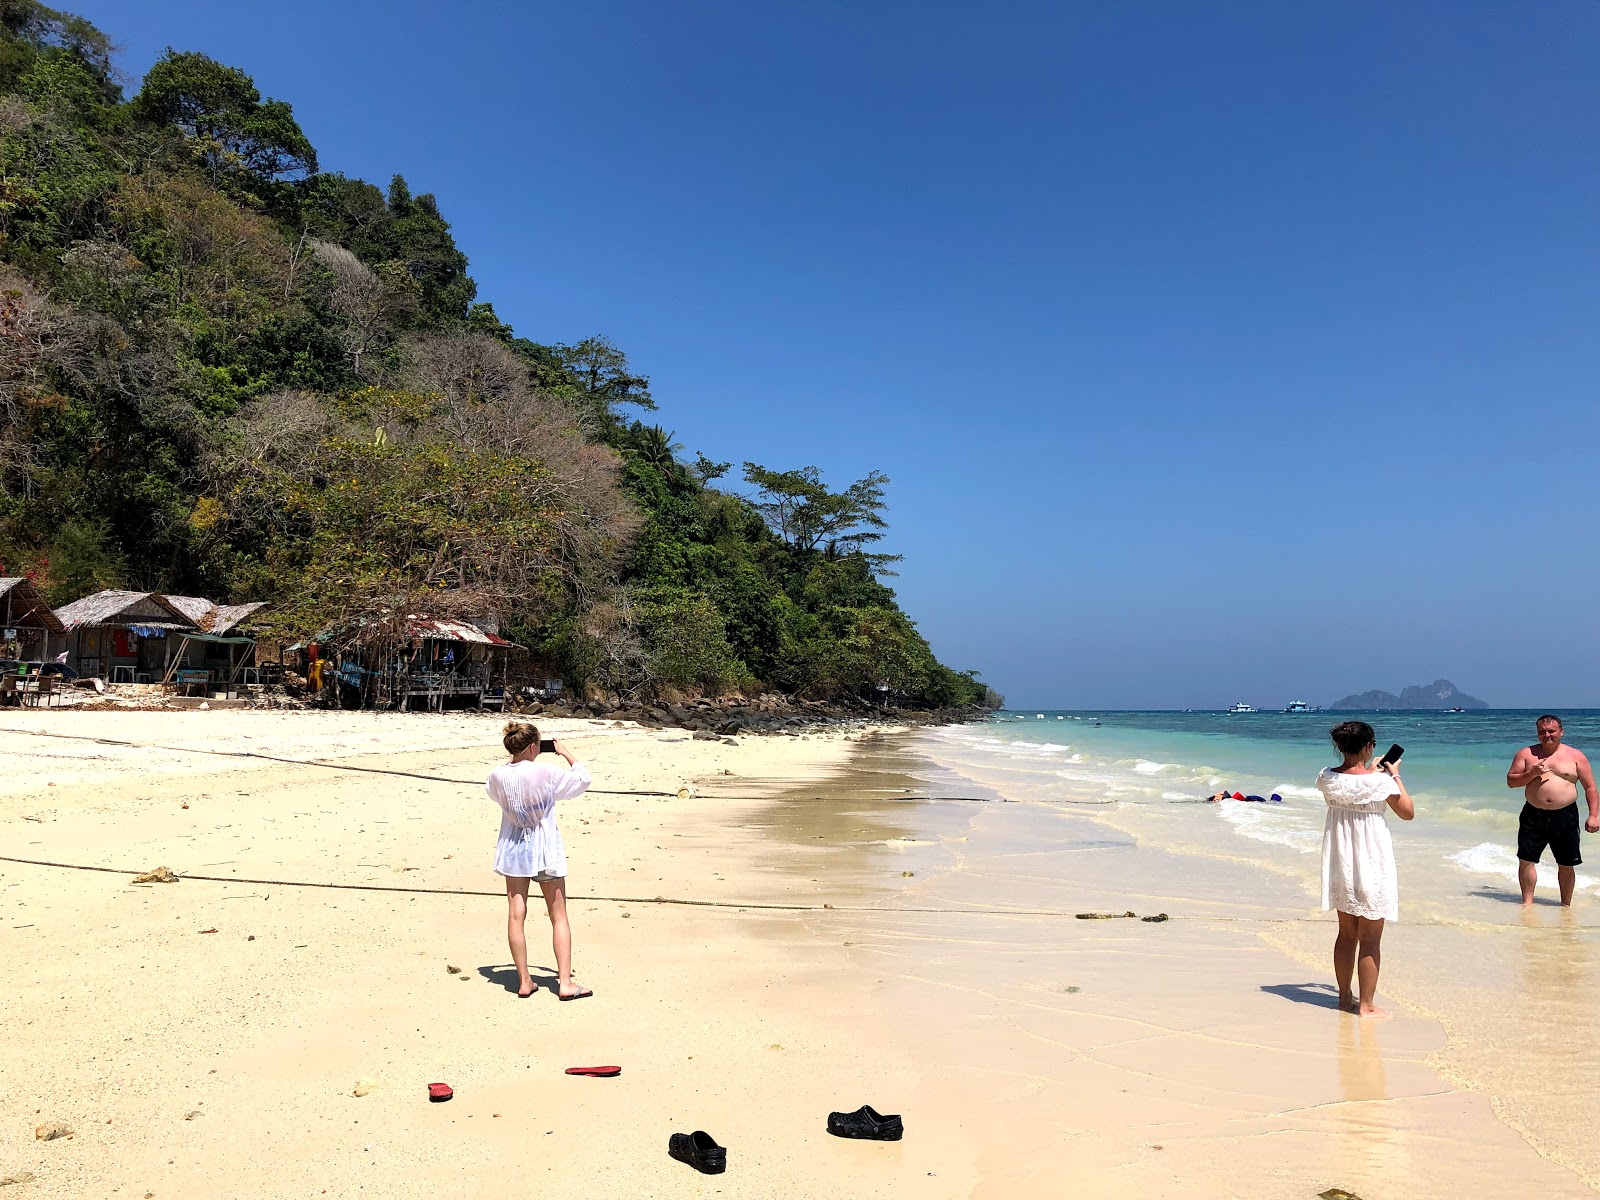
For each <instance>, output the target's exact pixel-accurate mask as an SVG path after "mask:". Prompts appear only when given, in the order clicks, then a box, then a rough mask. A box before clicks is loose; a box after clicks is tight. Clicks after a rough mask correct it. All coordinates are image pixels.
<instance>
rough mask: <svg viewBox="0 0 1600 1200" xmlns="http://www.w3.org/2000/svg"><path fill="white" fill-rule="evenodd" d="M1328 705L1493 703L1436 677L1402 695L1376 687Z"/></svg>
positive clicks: (1371, 706)
mask: <svg viewBox="0 0 1600 1200" xmlns="http://www.w3.org/2000/svg"><path fill="white" fill-rule="evenodd" d="M1328 707H1329V708H1345V709H1356V710H1359V711H1372V710H1382V709H1389V708H1433V709H1444V708H1488V707H1489V706H1488V705H1487V704H1485V703H1484V702H1483V701H1482V700H1479V699H1478V698H1477V697H1476V696H1469V695H1467V694H1466V693H1465V692H1463V691H1461V690H1459V689H1458V688H1457V687H1456V685H1455V684H1453V683H1451V682H1450V681H1449V680H1448V679H1435V680H1434V681H1433V682H1432V683H1428V684H1423V685H1421V686H1420V687H1408V688H1406V689H1405V691H1403V692H1401V693H1400V694H1399V695H1398V696H1396V695H1395V694H1394V693H1393V692H1385V691H1382V690H1380V689H1377V688H1374V689H1373V690H1372V691H1370V692H1361V693H1359V694H1358V695H1354V696H1346V697H1345V698H1344V699H1343V700H1335V701H1334V702H1333V703H1332V704H1330V705H1329V706H1328Z"/></svg>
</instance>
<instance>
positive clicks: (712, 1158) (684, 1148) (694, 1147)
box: [667, 1129, 728, 1175]
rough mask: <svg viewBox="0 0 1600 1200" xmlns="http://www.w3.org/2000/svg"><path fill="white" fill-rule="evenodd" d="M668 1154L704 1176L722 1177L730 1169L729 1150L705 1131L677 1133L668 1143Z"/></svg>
mask: <svg viewBox="0 0 1600 1200" xmlns="http://www.w3.org/2000/svg"><path fill="white" fill-rule="evenodd" d="M667 1153H668V1154H670V1155H671V1156H672V1157H673V1158H675V1159H677V1160H678V1161H679V1162H681V1163H688V1164H689V1165H690V1166H691V1167H693V1168H694V1169H695V1170H696V1171H699V1172H700V1173H701V1174H702V1175H721V1174H722V1173H723V1172H724V1171H726V1170H727V1169H728V1150H727V1147H725V1146H719V1145H717V1141H716V1139H715V1138H713V1137H712V1136H711V1135H710V1134H709V1133H707V1132H706V1131H705V1130H704V1129H696V1130H695V1131H694V1132H693V1133H675V1134H673V1135H672V1137H671V1139H670V1140H668V1142H667Z"/></svg>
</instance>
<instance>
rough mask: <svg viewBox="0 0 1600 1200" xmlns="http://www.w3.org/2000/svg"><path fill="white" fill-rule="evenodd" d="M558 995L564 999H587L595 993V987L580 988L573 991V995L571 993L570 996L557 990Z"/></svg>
mask: <svg viewBox="0 0 1600 1200" xmlns="http://www.w3.org/2000/svg"><path fill="white" fill-rule="evenodd" d="M556 995H557V996H558V997H560V999H562V1000H587V999H588V998H589V997H590V996H592V995H594V989H593V988H579V989H578V990H577V991H575V992H573V993H572V995H570V996H562V995H561V993H560V992H557V993H556Z"/></svg>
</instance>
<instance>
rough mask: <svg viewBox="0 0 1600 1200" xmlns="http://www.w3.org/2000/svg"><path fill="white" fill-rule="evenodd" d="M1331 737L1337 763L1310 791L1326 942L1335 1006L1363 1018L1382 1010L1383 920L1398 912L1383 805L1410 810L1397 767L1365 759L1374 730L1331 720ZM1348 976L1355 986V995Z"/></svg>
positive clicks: (1403, 813)
mask: <svg viewBox="0 0 1600 1200" xmlns="http://www.w3.org/2000/svg"><path fill="white" fill-rule="evenodd" d="M1330 736H1331V737H1332V738H1333V744H1334V745H1335V746H1336V747H1338V749H1339V753H1340V754H1341V755H1343V756H1344V762H1343V763H1342V764H1341V765H1339V766H1337V767H1324V768H1323V769H1322V772H1321V774H1319V775H1318V776H1317V790H1318V791H1319V792H1321V793H1322V798H1323V799H1324V800H1326V801H1327V802H1328V816H1327V820H1326V822H1325V823H1324V825H1323V827H1322V907H1323V908H1325V909H1327V908H1332V909H1336V910H1337V911H1338V913H1339V936H1338V938H1337V940H1335V941H1334V943H1333V975H1334V979H1335V980H1337V981H1338V984H1339V1007H1340V1008H1342V1009H1344V1010H1345V1011H1346V1012H1359V1013H1360V1014H1361V1015H1362V1016H1364V1017H1373V1016H1387V1015H1388V1014H1387V1013H1385V1012H1384V1011H1383V1010H1382V1009H1380V1008H1379V1007H1378V1006H1377V1004H1376V1003H1375V1001H1376V998H1377V995H1378V967H1379V965H1380V963H1381V962H1382V954H1381V943H1382V940H1383V923H1384V922H1385V921H1395V920H1398V919H1399V917H1400V889H1399V884H1398V882H1397V881H1396V878H1395V869H1394V843H1393V842H1392V841H1391V840H1390V838H1389V825H1388V822H1386V821H1385V820H1384V810H1385V809H1390V808H1392V809H1394V814H1395V816H1397V817H1399V818H1400V819H1401V820H1402V821H1409V820H1411V819H1412V818H1413V817H1415V816H1416V815H1417V810H1416V806H1415V805H1414V804H1413V803H1412V802H1411V797H1410V795H1409V794H1408V793H1407V792H1406V786H1405V784H1403V783H1401V782H1400V767H1399V765H1398V764H1396V763H1390V762H1380V763H1378V764H1377V766H1376V767H1374V766H1373V765H1372V762H1371V759H1372V751H1373V749H1374V748H1375V746H1376V744H1377V735H1376V734H1375V733H1374V732H1373V729H1372V726H1371V725H1368V724H1367V723H1366V722H1365V721H1346V722H1344V723H1343V724H1342V725H1335V726H1334V727H1333V730H1332V731H1331V733H1330ZM1352 981H1355V982H1356V983H1357V984H1358V986H1359V988H1360V995H1359V997H1358V996H1357V995H1356V993H1355V992H1354V991H1352V988H1351V983H1352Z"/></svg>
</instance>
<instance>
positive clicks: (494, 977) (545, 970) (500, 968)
mask: <svg viewBox="0 0 1600 1200" xmlns="http://www.w3.org/2000/svg"><path fill="white" fill-rule="evenodd" d="M478 974H479V975H482V976H483V977H484V978H485V979H487V980H488V981H489V982H490V983H498V984H499V985H500V986H501V987H503V988H505V990H506V991H508V992H510V993H511V994H512V995H513V996H515V995H516V994H517V968H516V967H515V966H513V965H512V964H511V963H500V964H498V965H497V966H493V967H479V968H478ZM528 974H529V975H531V976H533V981H534V983H536V984H538V985H539V988H540V990H542V991H549V992H551V993H552V994H553V993H554V992H555V988H556V973H555V970H554V969H553V968H551V967H537V966H534V965H533V964H532V963H529V964H528Z"/></svg>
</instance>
